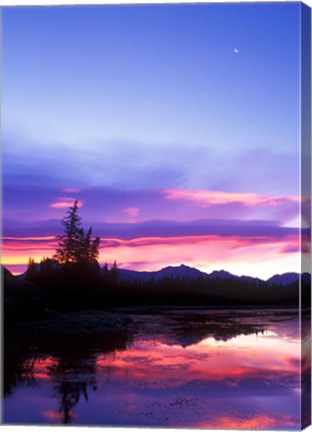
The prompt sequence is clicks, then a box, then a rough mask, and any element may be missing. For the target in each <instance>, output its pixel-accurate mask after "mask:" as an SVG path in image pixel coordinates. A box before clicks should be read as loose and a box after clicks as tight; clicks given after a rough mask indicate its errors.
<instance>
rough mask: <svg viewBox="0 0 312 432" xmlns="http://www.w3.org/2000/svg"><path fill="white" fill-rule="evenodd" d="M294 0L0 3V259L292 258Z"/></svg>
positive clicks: (198, 261) (270, 261) (201, 265)
mask: <svg viewBox="0 0 312 432" xmlns="http://www.w3.org/2000/svg"><path fill="white" fill-rule="evenodd" d="M301 7H302V6H301V5H300V3H263V4H261V3H258V4H207V5H199V4H198V5H195V4H194V5H190V4H189V5H149V6H130V5H129V6H102V7H95V6H94V7H91V6H89V7H15V8H4V9H3V30H2V31H3V53H2V60H3V69H2V70H3V75H2V96H1V97H2V104H1V107H2V142H3V237H4V239H3V264H4V265H5V266H7V268H9V269H10V270H11V271H13V272H14V273H19V272H22V271H24V270H25V268H26V265H27V262H28V257H30V256H31V257H34V258H35V260H37V261H40V259H41V258H42V257H43V256H50V257H51V256H52V255H53V253H54V251H55V247H56V239H55V235H56V234H60V233H61V224H60V220H61V218H62V217H63V216H64V214H65V212H66V210H67V208H68V207H69V206H70V205H71V204H72V203H73V201H74V199H76V198H78V199H79V200H80V205H81V207H80V214H81V216H82V222H83V225H84V226H85V227H88V226H89V225H92V226H93V232H94V235H99V236H100V237H101V239H102V242H101V253H100V261H101V263H104V262H108V263H112V262H113V261H114V260H115V259H116V260H117V264H118V265H119V267H123V268H130V269H136V270H158V269H160V268H162V267H165V266H167V265H180V264H182V263H183V264H186V265H189V266H192V267H196V268H198V269H200V270H202V271H206V272H208V273H209V272H211V271H213V270H219V269H225V270H228V271H230V272H232V273H234V274H237V275H241V274H245V275H251V276H258V277H261V278H264V279H267V278H269V277H270V276H272V274H275V273H284V272H287V271H297V272H299V271H300V254H299V244H298V242H299V236H298V233H299V226H300V221H299V196H300V181H299V179H300V171H299V168H300V122H299V114H300V105H299V101H300V98H299V95H300V88H299V83H300V80H299V76H300V75H299V74H300V63H299V54H300V39H299V35H300V33H299V26H300V10H301Z"/></svg>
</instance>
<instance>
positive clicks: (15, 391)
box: [3, 310, 300, 430]
mask: <svg viewBox="0 0 312 432" xmlns="http://www.w3.org/2000/svg"><path fill="white" fill-rule="evenodd" d="M131 317H132V320H133V322H132V323H131V324H130V325H129V326H128V328H127V329H126V331H125V332H123V333H122V334H116V335H111V337H106V338H104V339H105V340H101V338H100V339H98V338H97V340H92V338H87V339H86V340H83V339H81V340H79V341H71V343H70V344H69V343H68V341H59V340H58V341H55V340H50V341H44V342H42V343H41V344H40V343H37V345H36V344H34V345H32V344H30V343H29V342H28V343H27V346H26V342H25V344H24V345H23V343H21V344H19V345H18V347H15V348H14V347H11V351H10V356H11V360H10V361H8V363H7V366H6V367H7V370H5V374H6V382H5V392H6V397H5V399H4V402H3V417H4V418H3V420H4V422H6V423H22V424H29V423H36V424H39V423H41V424H57V423H72V424H81V425H91V424H93V425H122V426H123V425H129V426H162V427H196V428H219V429H226V428H231V429H274V430H277V429H298V428H299V421H300V409H299V397H300V391H299V359H300V344H299V331H298V316H297V313H296V312H295V311H283V310H274V311H272V310H271V311H234V312H233V311H221V310H219V311H217V312H216V311H202V310H201V311H194V310H193V311H176V310H175V311H169V310H168V311H162V312H159V313H153V314H147V313H146V311H145V312H144V311H137V312H134V311H133V313H132V314H131Z"/></svg>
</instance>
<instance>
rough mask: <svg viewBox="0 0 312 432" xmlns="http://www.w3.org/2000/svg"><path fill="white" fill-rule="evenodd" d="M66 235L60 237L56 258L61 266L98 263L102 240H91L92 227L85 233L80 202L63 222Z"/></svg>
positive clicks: (71, 209)
mask: <svg viewBox="0 0 312 432" xmlns="http://www.w3.org/2000/svg"><path fill="white" fill-rule="evenodd" d="M62 225H63V227H64V234H63V235H61V236H59V237H58V239H59V244H58V248H57V249H56V254H55V255H54V257H55V258H56V259H57V260H58V261H59V262H60V263H61V264H67V265H68V264H74V263H79V262H91V263H96V262H97V259H98V257H99V246H100V238H99V237H96V238H95V239H94V240H91V235H92V227H90V228H89V229H88V231H87V232H86V234H85V232H84V229H83V228H82V226H81V217H80V216H79V214H78V200H76V201H75V202H74V204H73V206H72V207H70V208H69V210H68V211H67V213H66V216H65V217H64V218H63V220H62Z"/></svg>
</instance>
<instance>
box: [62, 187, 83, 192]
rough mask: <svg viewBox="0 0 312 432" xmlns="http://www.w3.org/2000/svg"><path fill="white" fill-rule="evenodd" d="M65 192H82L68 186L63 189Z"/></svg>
mask: <svg viewBox="0 0 312 432" xmlns="http://www.w3.org/2000/svg"><path fill="white" fill-rule="evenodd" d="M63 192H67V193H76V192H80V189H75V188H67V189H63Z"/></svg>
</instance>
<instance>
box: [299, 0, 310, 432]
mask: <svg viewBox="0 0 312 432" xmlns="http://www.w3.org/2000/svg"><path fill="white" fill-rule="evenodd" d="M300 60H301V273H302V278H301V290H300V291H301V296H300V299H301V301H300V308H301V341H302V345H301V347H302V352H301V386H302V401H301V427H302V428H305V427H307V426H309V425H310V424H311V9H310V8H309V7H308V6H306V5H304V4H302V5H301V59H300Z"/></svg>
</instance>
